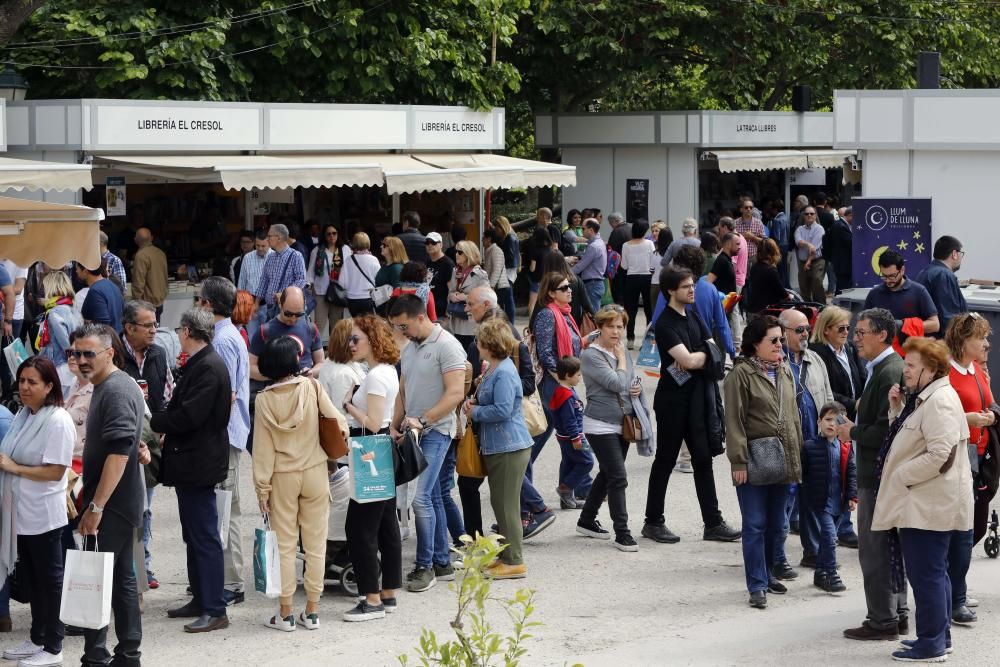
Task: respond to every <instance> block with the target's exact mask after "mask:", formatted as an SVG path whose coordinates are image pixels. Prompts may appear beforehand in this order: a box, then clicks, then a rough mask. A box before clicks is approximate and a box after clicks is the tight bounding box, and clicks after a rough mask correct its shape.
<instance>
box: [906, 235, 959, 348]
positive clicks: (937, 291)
mask: <svg viewBox="0 0 1000 667" xmlns="http://www.w3.org/2000/svg"><path fill="white" fill-rule="evenodd" d="M963 257H965V252H963V251H962V242H961V241H959V240H958V239H956V238H955V237H954V236H942V237H941V238H939V239H938V240H937V242H936V243H935V244H934V261H933V262H931V263H930V265H928V266H927V268H925V269H924V270H923V271H921V272H920V273H918V274H917V277H916V278H914V282H916V283H920V284H921V285H923V286H924V287H926V288H927V291H928V293H930V295H931V300H932V301H934V306H935V307H936V308H937V312H938V318H939V319H940V321H941V328H940V329H939V330H938V332H937V335H936V337H937V338H941V337H943V335H944V332H945V330H946V329H947V328H948V323H949V322H951V318H953V317H955V315H958V314H959V313H965V312H968V310H969V306H968V305H967V304H966V303H965V296H964V295H963V294H962V288H961V287H959V286H958V278H956V277H955V274H956V273H958V270H959V269H960V268H962V258H963ZM926 329H927V328H926V326H925V327H924V330H925V331H926Z"/></svg>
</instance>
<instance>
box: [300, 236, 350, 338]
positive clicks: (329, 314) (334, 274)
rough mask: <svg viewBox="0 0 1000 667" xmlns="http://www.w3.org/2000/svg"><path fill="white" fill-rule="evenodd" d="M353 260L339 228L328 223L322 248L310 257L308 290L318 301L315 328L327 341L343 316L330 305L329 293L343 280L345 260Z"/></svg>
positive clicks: (340, 308)
mask: <svg viewBox="0 0 1000 667" xmlns="http://www.w3.org/2000/svg"><path fill="white" fill-rule="evenodd" d="M350 256H351V249H350V247H349V246H348V245H347V244H346V243H344V242H343V241H341V240H340V232H338V231H337V228H336V227H334V226H333V225H331V224H329V223H328V224H326V225H324V226H323V235H322V237H321V238H320V240H319V245H317V246H316V247H315V248H313V249H312V252H311V253H309V263H308V264H307V265H306V289H309V290H312V293H313V296H314V297H316V310H315V311H314V315H315V319H316V327H317V328H319V335H320V336H322V337H323V339H324V340H326V339H327V338H329V337H330V329H331V328H332V327H333V325H334V324H336V323H337V320H339V319H340V318H341V317H343V316H344V309H343V308H342V307H340V306H334V305H333V304H331V303H329V302H327V300H326V291H327V289H329V287H330V281H331V280H338V279H339V278H340V270H341V269H342V268H344V260H346V259H347V258H348V257H350Z"/></svg>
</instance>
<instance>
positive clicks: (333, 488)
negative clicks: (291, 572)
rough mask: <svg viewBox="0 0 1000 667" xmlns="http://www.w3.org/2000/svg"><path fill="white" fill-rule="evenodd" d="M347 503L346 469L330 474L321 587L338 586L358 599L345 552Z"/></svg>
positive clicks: (351, 568)
mask: <svg viewBox="0 0 1000 667" xmlns="http://www.w3.org/2000/svg"><path fill="white" fill-rule="evenodd" d="M350 500H351V487H350V481H349V479H348V470H347V468H338V469H337V470H336V471H335V472H332V473H330V518H329V522H328V523H329V528H328V531H327V536H326V574H325V576H324V577H323V582H324V583H325V584H338V585H339V586H340V589H341V590H342V591H344V593H346V594H347V595H351V596H354V597H356V596H357V595H358V582H357V580H356V579H355V578H354V566H353V565H352V564H351V556H350V553H349V552H348V549H347V534H346V531H345V527H346V525H347V505H348V502H349V501H350Z"/></svg>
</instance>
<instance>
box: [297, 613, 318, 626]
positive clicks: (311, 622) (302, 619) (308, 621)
mask: <svg viewBox="0 0 1000 667" xmlns="http://www.w3.org/2000/svg"><path fill="white" fill-rule="evenodd" d="M299 625H301V626H302V627H303V628H305V629H306V630H319V614H317V613H315V612H314V613H312V614H308V615H307V614H306V613H305V612H304V611H303V612H301V613H300V614H299Z"/></svg>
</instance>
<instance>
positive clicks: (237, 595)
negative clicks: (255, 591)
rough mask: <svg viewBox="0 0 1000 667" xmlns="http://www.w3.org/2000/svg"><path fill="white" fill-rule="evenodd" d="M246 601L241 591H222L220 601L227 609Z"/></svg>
mask: <svg viewBox="0 0 1000 667" xmlns="http://www.w3.org/2000/svg"><path fill="white" fill-rule="evenodd" d="M245 600H246V593H244V592H243V591H230V590H228V589H227V590H223V591H222V601H223V602H225V603H226V606H227V607H232V606H233V605H234V604H242V603H243V602H244V601H245Z"/></svg>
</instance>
